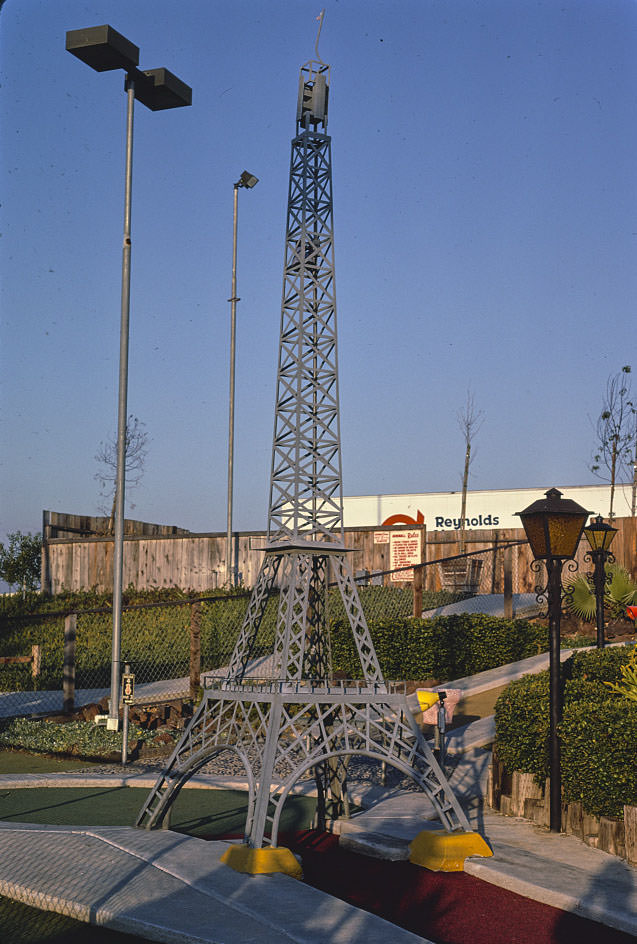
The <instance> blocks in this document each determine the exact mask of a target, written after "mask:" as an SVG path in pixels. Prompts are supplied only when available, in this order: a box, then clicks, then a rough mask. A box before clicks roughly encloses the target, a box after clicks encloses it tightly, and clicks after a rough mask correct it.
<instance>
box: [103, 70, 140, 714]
mask: <svg viewBox="0 0 637 944" xmlns="http://www.w3.org/2000/svg"><path fill="white" fill-rule="evenodd" d="M125 88H126V96H127V103H126V171H125V186H124V240H123V245H122V306H121V318H120V331H119V389H118V398H117V404H118V405H117V468H116V478H115V520H114V532H113V637H112V651H111V701H110V706H109V715H108V720H107V727H108V728H109V729H111V730H114V731H117V730H118V728H119V677H120V661H121V648H122V647H121V639H122V589H123V588H122V581H123V575H124V517H125V500H124V499H125V491H126V424H127V417H128V414H127V408H128V339H129V334H130V332H129V323H130V274H131V250H132V242H131V203H132V195H133V114H134V108H135V81H134V79H132V78H131V77H130V76H127V77H126V86H125Z"/></svg>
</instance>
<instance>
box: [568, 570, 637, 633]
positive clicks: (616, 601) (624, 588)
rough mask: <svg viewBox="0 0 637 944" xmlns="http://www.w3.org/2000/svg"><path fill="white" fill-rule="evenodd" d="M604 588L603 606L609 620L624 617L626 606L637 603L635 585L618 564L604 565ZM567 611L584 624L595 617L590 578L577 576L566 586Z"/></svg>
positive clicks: (592, 588) (594, 603)
mask: <svg viewBox="0 0 637 944" xmlns="http://www.w3.org/2000/svg"><path fill="white" fill-rule="evenodd" d="M605 570H606V587H605V593H604V604H605V606H606V608H607V609H608V612H609V615H610V616H611V618H613V619H616V618H617V617H619V616H623V615H624V610H625V608H626V607H627V606H631V605H632V604H636V603H637V583H635V581H634V580H632V579H631V577H630V574H629V573H628V571H627V570H625V568H624V567H622V566H621V565H620V564H606V566H605ZM564 603H565V606H566V609H567V610H570V611H571V613H574V614H575V616H579V618H580V619H583V620H585V621H586V622H593V621H594V620H595V617H596V612H597V611H596V600H595V588H594V586H593V582H592V577H589V576H586V575H585V574H579V576H577V577H576V578H575V580H573V581H572V582H571V583H570V584H568V585H567V586H566V594H565V600H564Z"/></svg>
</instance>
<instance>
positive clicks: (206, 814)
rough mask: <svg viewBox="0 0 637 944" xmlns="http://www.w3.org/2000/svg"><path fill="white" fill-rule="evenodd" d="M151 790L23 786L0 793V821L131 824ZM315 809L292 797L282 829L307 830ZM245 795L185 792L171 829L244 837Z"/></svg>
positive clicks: (311, 803) (312, 803)
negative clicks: (242, 835) (241, 835)
mask: <svg viewBox="0 0 637 944" xmlns="http://www.w3.org/2000/svg"><path fill="white" fill-rule="evenodd" d="M147 796H148V790H146V789H142V788H139V787H100V786H93V787H28V788H27V787H25V788H17V789H11V790H10V789H4V790H3V789H0V820H4V821H5V822H9V823H43V824H46V825H50V826H89V825H90V826H132V825H134V823H135V819H136V818H137V814H138V813H139V810H140V809H141V807H142V805H143V803H144V801H145V799H146V797H147ZM315 807H316V801H315V799H313V798H312V797H302V796H297V797H290V798H289V799H288V800H287V802H286V804H285V807H284V809H283V814H282V816H281V824H280V828H281V830H283V831H286V832H287V831H294V830H300V829H307V828H308V827H309V825H310V824H311V820H312V816H313V815H314V810H315ZM246 813H247V797H246V794H245V793H244V792H243V791H241V790H201V789H195V788H184V789H183V790H182V791H181V793H180V794H179V796H178V798H177V800H176V802H175V804H174V807H173V809H172V811H171V815H170V828H171V829H174V830H177V831H179V832H184V833H188V834H189V835H192V836H222V835H227V834H234V835H236V834H242V833H243V829H244V826H245V819H246Z"/></svg>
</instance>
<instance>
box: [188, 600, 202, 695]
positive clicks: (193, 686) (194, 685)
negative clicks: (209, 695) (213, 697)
mask: <svg viewBox="0 0 637 944" xmlns="http://www.w3.org/2000/svg"><path fill="white" fill-rule="evenodd" d="M200 685H201V603H193V604H192V606H191V608H190V697H191V698H196V696H197V690H198V689H199V687H200Z"/></svg>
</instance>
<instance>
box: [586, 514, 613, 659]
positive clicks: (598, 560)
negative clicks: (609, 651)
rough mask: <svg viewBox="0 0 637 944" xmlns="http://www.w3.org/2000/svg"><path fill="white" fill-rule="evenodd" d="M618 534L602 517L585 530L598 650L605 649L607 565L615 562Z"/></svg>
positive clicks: (597, 518) (598, 517) (595, 519)
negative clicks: (591, 563)
mask: <svg viewBox="0 0 637 944" xmlns="http://www.w3.org/2000/svg"><path fill="white" fill-rule="evenodd" d="M616 534H617V528H613V527H612V525H610V524H604V519H603V518H602V516H601V515H597V517H596V518H593V520H592V521H591V523H590V524H589V525H588V527H587V528H584V537H585V538H586V540H587V541H588V543H589V546H590V551H587V552H586V554H585V555H584V556H585V558H586V559H589V560H591V561H592V562H593V586H594V587H595V615H596V622H597V648H598V649H603V648H604V644H605V640H604V591H605V589H606V563H607V561H611V560H613V559H614V558H613V555H612V554H611V553H610V546H611V544H612V543H613V538H614V537H615V535H616Z"/></svg>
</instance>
